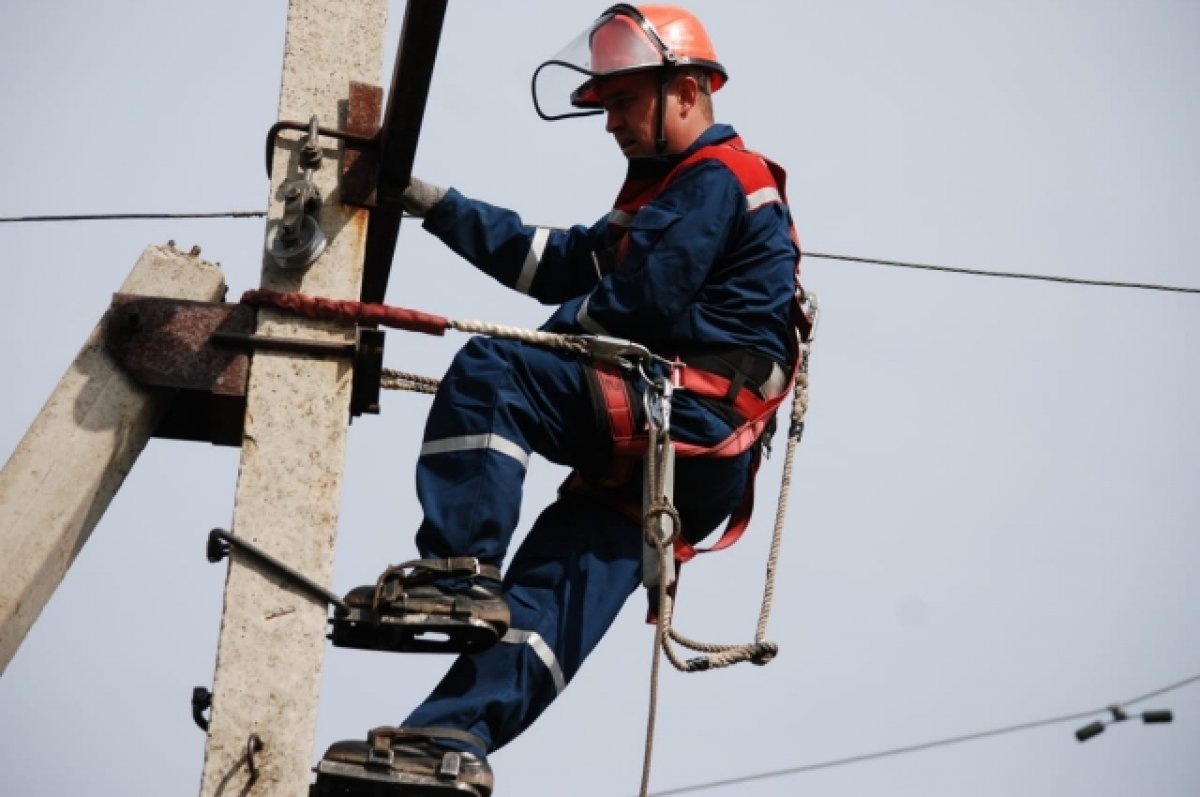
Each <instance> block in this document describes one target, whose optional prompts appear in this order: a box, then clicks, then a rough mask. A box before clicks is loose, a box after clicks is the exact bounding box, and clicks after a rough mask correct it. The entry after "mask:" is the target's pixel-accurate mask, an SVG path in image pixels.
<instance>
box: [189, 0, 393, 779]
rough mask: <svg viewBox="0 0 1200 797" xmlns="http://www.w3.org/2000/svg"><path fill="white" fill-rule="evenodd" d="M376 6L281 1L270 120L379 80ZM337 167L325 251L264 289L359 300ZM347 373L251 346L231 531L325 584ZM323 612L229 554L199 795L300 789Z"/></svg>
mask: <svg viewBox="0 0 1200 797" xmlns="http://www.w3.org/2000/svg"><path fill="white" fill-rule="evenodd" d="M387 8H388V1H387V0H356V2H353V3H344V2H339V0H290V2H289V4H288V22H287V38H286V41H285V45H284V63H283V82H282V88H281V92H280V101H279V118H280V119H281V120H293V121H303V122H307V121H308V120H309V119H310V117H312V116H313V115H314V114H315V115H317V116H318V117H319V118H320V123H321V125H322V126H326V127H337V126H340V121H341V120H340V118H339V110H340V109H339V103H344V102H345V100H346V99H347V95H348V89H349V83H350V81H351V80H356V81H360V82H363V83H368V84H372V85H379V84H380V82H381V72H382V64H383V46H384V33H385V27H386V21H387ZM293 142H294V139H293ZM322 144H323V145H324V146H327V147H328V146H332V142H329V141H322ZM274 163H275V173H274V174H272V176H271V188H272V190H271V200H270V208H269V213H268V216H269V218H271V219H278V218H280V216H281V215H282V208H283V204H282V197H281V196H280V190H279V189H280V186H281V184H282V183H283V181H284V180H285V178H287V177H288V176H292V177H294V176H296V170H297V161H296V147H295V146H292V147H290V148H283V147H280V148H277V150H276V153H275V160H274ZM336 173H337V168H336V162H335V161H334V160H333V159H331V158H327V159H326V160H325V162H324V164H323V166H322V168H320V169H319V170H318V171H316V172H315V173H314V174H313V181H314V182H315V183H316V184H317V186H318V188H319V189H320V191H321V195H322V196H323V197H324V198H325V203H324V206H323V208H322V209H321V212H320V217H319V221H320V225H321V228H322V230H323V231H324V233H325V236H326V237H327V238H328V247H327V248H326V250H325V253H324V254H323V255H322V256H321V257H320V258H319V259H318V260H317V261H316V263H315V264H313V265H312V267H311V268H310V269H308V270H307V271H303V272H297V271H282V270H280V269H279V268H278V267H277V266H276V265H275V264H274V263H273V262H272V261H271V260H270V259H269V258H267V259H265V260H264V265H263V271H262V287H264V288H270V289H273V290H279V291H296V290H298V291H303V292H304V293H309V294H314V295H320V296H328V297H332V298H337V299H357V298H358V297H359V291H360V287H361V281H362V272H363V265H362V264H363V250H364V242H365V230H366V222H367V213H366V211H363V210H355V209H353V208H349V207H346V206H343V205H340V204H339V203H338V202H337V201H336V200H337V193H336V185H337V183H336ZM269 224H270V222H269ZM258 332H259V333H260V334H264V335H274V336H281V337H292V338H303V339H308V340H335V341H343V342H349V341H351V340H352V337H351V330H348V329H345V328H338V327H335V326H332V325H329V324H323V323H320V322H314V321H307V320H303V319H298V318H295V317H292V316H284V315H281V314H278V313H276V312H273V311H270V310H268V309H265V308H264V309H262V310H260V313H259V325H258ZM351 377H352V374H351V369H350V363H349V362H348V361H345V360H342V361H338V360H321V359H313V358H309V357H307V356H304V355H295V354H281V353H276V352H269V351H259V352H257V353H255V354H254V357H253V362H252V365H251V369H250V383H249V387H248V390H247V407H246V418H245V427H244V436H243V442H242V460H241V471H240V475H239V478H238V485H237V491H236V498H235V501H236V503H235V506H234V512H233V529H232V530H233V533H234V534H236V535H237V536H239V537H243V538H245V539H247V540H248V541H250V542H251V543H253V544H255V545H256V546H258V547H259V548H262V549H264V550H265V551H267V552H268V553H270V554H272V555H273V556H275V557H277V558H279V559H282V560H284V561H286V562H287V563H289V564H290V565H292V566H293V567H295V568H296V569H297V570H299V571H300V572H302V573H304V574H306V575H307V576H308V577H309V578H311V579H313V580H314V581H317V582H318V583H322V584H328V583H329V581H330V578H331V575H332V570H333V551H334V540H335V537H336V530H337V518H338V508H339V502H340V494H341V481H342V467H343V460H344V454H345V442H346V427H347V424H348V421H349V417H350V413H349V404H350V391H351ZM326 617H327V612H326V609H325V607H324V606H323V605H320V604H317V603H315V602H313V601H311V600H310V599H308V598H306V597H304V596H303V595H301V594H300V593H298V592H296V591H295V590H293V589H291V588H290V587H289V586H288V585H286V584H284V583H282V582H279V581H277V580H275V579H273V578H270V577H267V576H264V575H262V574H260V573H259V572H258V571H256V570H254V569H251V568H250V567H246V566H243V565H242V564H241V563H240V562H239V556H238V554H237V552H236V551H235V552H234V553H233V556H232V559H231V564H230V570H229V578H228V581H227V583H226V587H225V608H224V615H223V617H222V622H221V631H220V638H219V641H218V651H217V662H216V674H215V676H214V681H213V704H212V716H211V720H210V724H209V732H208V745H207V750H206V755H205V760H204V772H203V776H202V782H201V789H200V793H201V795H202V797H218V796H221V795H223V796H225V797H232V795H237V796H238V797H244V796H245V795H264V796H265V795H280V797H282V796H283V795H286V796H287V797H295V795H302V794H307V793H308V786H309V783H310V782H311V769H312V766H313V764H314V750H313V748H314V742H315V737H316V719H317V702H318V691H319V688H320V680H321V679H320V675H321V665H322V660H323V656H324V648H325V624H326ZM259 743H261V746H260V744H259Z"/></svg>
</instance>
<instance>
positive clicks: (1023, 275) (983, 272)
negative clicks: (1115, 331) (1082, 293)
mask: <svg viewBox="0 0 1200 797" xmlns="http://www.w3.org/2000/svg"><path fill="white" fill-rule="evenodd" d="M804 256H805V257H806V258H815V259H818V260H842V261H845V262H847V263H869V264H871V265H876V266H891V267H893V268H909V269H919V270H922V271H940V272H943V273H946V274H969V275H971V276H973V277H1000V278H1004V279H1023V280H1037V281H1040V282H1061V283H1065V284H1067V285H1095V286H1098V287H1102V288H1133V289H1137V290H1144V291H1170V292H1174V293H1200V288H1188V287H1183V286H1179V285H1161V284H1158V283H1153V282H1120V281H1116V280H1093V279H1083V278H1082V277H1060V276H1056V275H1053V274H1034V273H1029V272H1020V271H992V270H989V269H978V268H964V267H962V266H937V265H933V264H931V263H913V262H908V261H904V260H881V259H879V258H872V257H855V256H853V255H834V254H826V253H824V252H805V253H804Z"/></svg>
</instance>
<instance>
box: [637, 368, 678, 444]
mask: <svg viewBox="0 0 1200 797" xmlns="http://www.w3.org/2000/svg"><path fill="white" fill-rule="evenodd" d="M642 377H643V378H644V379H645V380H646V381H647V382H648V383H649V384H648V387H647V388H646V392H644V393H643V394H642V406H643V407H645V409H646V420H647V421H648V422H649V424H650V428H651V429H652V430H653V431H654V432H656V435H655V437H658V436H661V435H666V434H669V433H670V431H671V397H672V395H674V393H675V384H674V382H673V381H672V380H671V378H670V377H667V376H657V377H651V376H647V374H646V373H645V372H644V371H643V372H642Z"/></svg>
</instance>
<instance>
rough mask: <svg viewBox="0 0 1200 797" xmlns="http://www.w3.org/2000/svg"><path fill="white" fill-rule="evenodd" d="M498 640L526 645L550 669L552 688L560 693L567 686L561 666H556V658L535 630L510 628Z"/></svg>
mask: <svg viewBox="0 0 1200 797" xmlns="http://www.w3.org/2000/svg"><path fill="white" fill-rule="evenodd" d="M500 641H501V642H507V643H508V644H510V645H528V646H529V647H530V649H531V650H533V652H534V653H535V654H537V657H538V658H539V659H541V660H542V664H545V665H546V669H547V670H549V671H550V677H551V678H553V679H554V688H555V689H556V690H558V693H559V694H562V690H564V689H566V688H567V679H566V678H564V677H563V671H562V667H560V666H558V658H557V657H556V656H555V655H554V651H553V650H551V649H550V646H549V645H547V644H546V640H544V639H542V636H541V634H539V633H538V632H537V631H520V630H518V629H516V628H510V629H509V630H508V633H507V634H505V635H504V638H503V639H501V640H500Z"/></svg>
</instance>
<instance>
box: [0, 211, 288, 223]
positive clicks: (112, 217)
mask: <svg viewBox="0 0 1200 797" xmlns="http://www.w3.org/2000/svg"><path fill="white" fill-rule="evenodd" d="M266 215H267V214H266V212H265V211H262V210H226V211H222V212H219V213H94V214H86V215H78V216H0V223H4V224H11V223H15V222H25V221H126V220H130V219H137V220H144V219H252V218H262V217H263V216H266Z"/></svg>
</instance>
